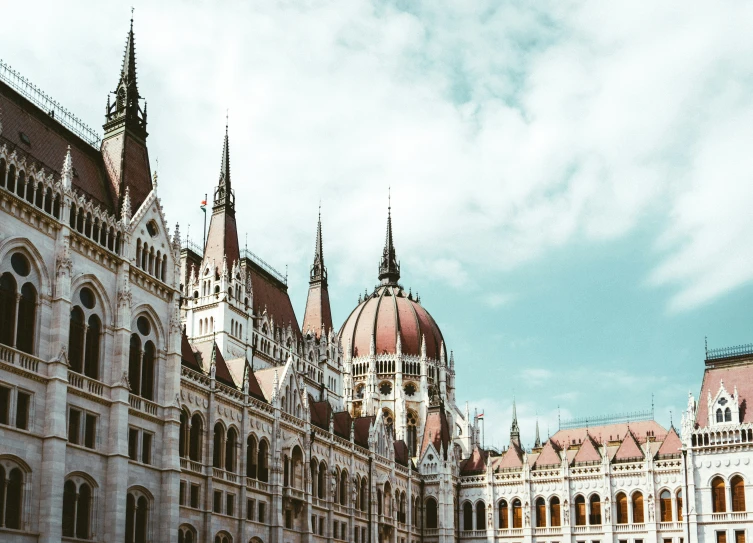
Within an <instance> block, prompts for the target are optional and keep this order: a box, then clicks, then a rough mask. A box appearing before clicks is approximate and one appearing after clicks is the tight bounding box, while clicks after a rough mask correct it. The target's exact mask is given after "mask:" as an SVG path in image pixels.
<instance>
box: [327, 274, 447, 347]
mask: <svg viewBox="0 0 753 543" xmlns="http://www.w3.org/2000/svg"><path fill="white" fill-rule="evenodd" d="M398 330H399V331H400V341H401V344H402V346H401V347H402V352H403V354H407V355H413V356H419V355H420V354H421V338H422V337H425V338H426V356H427V357H428V358H433V359H438V358H439V353H440V346H441V344H442V332H441V331H440V330H439V327H438V326H437V323H436V322H434V319H433V318H432V317H431V315H429V313H428V311H426V309H425V308H424V307H423V306H421V305H420V304H419V303H417V302H415V301H414V300H411V299H408V297H407V295H406V293H405V291H403V290H402V288H400V287H398V286H395V285H382V286H380V287H379V288H378V289H377V291H376V293H375V295H372V296H369V297H368V298H367V299H366V300H364V301H363V302H361V303H360V304H359V305H358V306H357V307H356V308H355V309H354V310H353V312H352V313H351V314H350V316H349V317H348V319H347V320H346V321H345V324H343V326H342V327H341V329H340V337H341V341H342V346H343V349H345V350H346V352H347V349H348V346H352V354H353V356H365V355H368V354H369V349H370V347H371V336H372V334H374V335H375V340H376V352H377V354H382V353H395V352H396V351H397V333H398Z"/></svg>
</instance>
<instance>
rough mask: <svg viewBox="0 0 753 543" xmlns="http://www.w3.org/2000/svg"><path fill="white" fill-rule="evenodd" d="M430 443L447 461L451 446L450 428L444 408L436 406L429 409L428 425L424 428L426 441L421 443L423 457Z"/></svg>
mask: <svg viewBox="0 0 753 543" xmlns="http://www.w3.org/2000/svg"><path fill="white" fill-rule="evenodd" d="M429 443H432V444H433V445H434V448H435V449H436V450H437V451H438V452H439V453H440V454H442V455H443V456H444V459H445V460H447V452H448V450H449V446H450V426H449V424H448V422H447V414H446V413H445V412H444V407H442V406H434V407H430V408H429V412H428V413H427V415H426V424H425V426H424V439H423V442H422V443H421V454H420V455H419V456H423V455H424V452H425V451H426V449H427V447H428V446H429Z"/></svg>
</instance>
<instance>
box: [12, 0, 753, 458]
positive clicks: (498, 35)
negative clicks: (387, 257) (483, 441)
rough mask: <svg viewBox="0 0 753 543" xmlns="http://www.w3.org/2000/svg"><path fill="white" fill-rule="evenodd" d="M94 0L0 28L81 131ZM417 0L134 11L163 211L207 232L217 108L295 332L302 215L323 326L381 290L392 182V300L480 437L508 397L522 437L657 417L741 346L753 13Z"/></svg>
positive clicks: (124, 22)
mask: <svg viewBox="0 0 753 543" xmlns="http://www.w3.org/2000/svg"><path fill="white" fill-rule="evenodd" d="M103 4H104V3H102V2H99V1H96V2H95V1H92V2H77V1H74V2H65V3H61V2H40V3H37V4H36V6H37V7H36V8H35V9H29V7H28V6H24V5H22V4H21V3H18V2H16V3H10V4H9V5H7V6H4V9H3V13H4V17H3V19H4V21H5V24H3V31H2V33H0V57H2V58H3V60H4V61H5V62H7V63H9V64H10V65H12V66H13V67H14V68H16V69H18V70H19V71H21V72H22V73H23V74H24V75H26V76H27V77H28V78H29V79H31V80H32V81H33V82H35V83H36V84H37V85H39V86H40V87H41V88H42V89H44V90H45V91H46V92H47V93H48V94H50V95H52V96H53V97H54V98H55V99H57V100H58V101H60V102H61V103H63V104H64V105H65V106H66V107H68V108H69V109H71V110H72V111H74V112H75V113H76V114H77V115H78V116H79V117H80V118H81V119H82V120H83V121H84V122H86V123H87V124H89V125H90V126H92V127H95V128H96V129H98V130H99V127H100V126H101V125H102V123H103V113H104V107H105V103H106V95H107V92H108V91H112V90H114V88H115V85H116V83H117V79H118V72H119V69H120V63H121V59H122V54H123V45H124V41H125V36H126V32H127V29H128V22H129V18H130V5H131V4H130V3H116V2H108V3H107V5H106V6H104V5H103ZM157 4H158V5H157ZM420 4H421V3H419V2H404V1H395V2H359V1H354V0H345V1H342V2H328V1H318V0H310V1H294V2H285V1H280V2H199V1H194V2H185V3H180V2H159V3H154V2H150V3H145V2H144V3H136V5H135V8H136V12H135V33H136V51H137V56H138V68H139V87H140V91H141V93H142V95H144V96H145V97H146V98H147V100H148V103H149V132H150V137H149V140H148V141H149V148H150V154H151V159H152V163H153V166H154V165H155V164H156V160H157V159H159V175H160V191H161V197H162V200H163V203H164V206H165V209H166V212H167V215H168V219H169V221H170V222H171V223H174V222H176V221H179V222H180V224H181V230H182V232H184V233H185V232H186V230H187V229H188V225H189V224H190V232H191V237H193V238H194V239H195V240H199V241H200V240H201V225H202V214H201V211H200V210H199V202H200V200H201V199H202V198H203V195H204V193H206V192H208V193H210V196H211V192H212V186H213V185H214V184H215V183H216V181H217V178H218V172H219V165H220V153H221V148H222V135H223V131H224V124H225V113H226V111H227V110H229V118H230V136H231V160H232V179H233V182H234V186H235V190H236V193H237V201H238V203H239V207H240V208H241V210H240V212H239V223H240V224H239V228H240V231H241V232H244V233H245V232H247V233H248V245H249V248H250V249H252V250H253V251H254V252H256V253H258V254H260V255H261V256H262V257H263V258H265V259H266V260H267V261H269V262H270V263H272V264H273V265H275V266H276V267H277V268H278V269H280V270H282V271H284V270H285V267H286V266H287V269H288V272H289V277H290V292H291V296H292V299H293V302H294V304H295V307H296V310H297V311H298V312H299V319H300V318H302V312H303V307H304V304H305V296H306V289H307V275H308V266H309V264H310V260H311V258H312V253H313V242H314V233H315V224H316V215H317V208H318V205H319V202H320V201H321V203H322V215H323V224H324V235H325V257H326V263H327V265H328V267H329V273H330V289H331V297H332V302H333V311H334V315H335V319H336V321H337V323H338V324H339V323H341V322H342V321H343V320H344V319H345V318H346V317H347V315H348V313H349V312H350V310H351V309H352V308H353V307H354V305H355V303H356V300H357V298H358V294H359V293H360V292H363V290H364V289H365V288H369V289H371V288H373V286H374V284H375V282H376V272H377V262H378V258H379V254H380V251H381V247H382V244H383V240H384V228H385V219H386V208H387V192H388V187H391V190H392V211H393V220H394V227H395V243H396V246H397V250H398V256H399V258H400V259H401V261H402V270H403V283H404V285H405V286H406V287H408V286H410V287H411V288H412V289H413V292H416V291H418V292H419V293H420V294H421V298H422V303H423V304H424V305H425V306H426V307H427V308H428V309H429V310H430V311H431V313H432V314H433V316H434V317H435V319H436V320H437V321H438V323H439V324H440V326H441V328H442V331H443V333H444V336H445V339H446V341H447V344H448V346H449V348H450V349H452V350H454V352H455V358H456V365H457V372H458V379H457V381H458V396H459V400H461V402H465V400H469V401H470V403H471V406H472V407H473V406H478V407H479V409H485V411H486V413H487V443H489V442H493V443H495V444H497V445H500V444H504V443H506V441H507V435H508V434H507V430H508V427H509V420H510V413H509V411H510V404H511V401H512V397H513V395H514V396H515V397H516V398H517V403H518V413H519V415H520V418H521V426H522V431H523V440H524V441H525V442H528V443H530V442H532V440H533V425H534V421H535V419H536V418H537V417H538V418H539V420H540V424H541V431H542V433H544V434H546V433H547V428H548V429H549V430H551V432H552V433H553V432H554V431H555V430H556V429H557V421H558V416H559V417H561V418H562V419H563V420H564V419H567V418H569V417H572V416H588V415H594V414H605V413H617V412H622V411H629V410H639V409H649V408H650V407H651V402H652V395H653V397H654V402H655V406H656V414H657V418H658V420H659V421H660V422H662V423H664V424H665V425H667V424H669V420H670V411H673V412H674V415H673V416H674V420H675V423H677V422H678V420H679V413H678V411H679V410H680V409H681V408H682V407H683V406H684V405H685V402H686V398H687V396H686V395H687V393H688V391H689V390H690V391H693V392H694V393H695V394H697V392H698V390H699V388H700V381H701V377H702V372H703V359H704V337H705V336H708V338H709V339H708V341H709V346H710V347H718V346H725V345H733V344H740V343H748V342H750V341H752V340H753V329H752V328H753V327H752V326H751V312H750V308H751V307H753V286H752V282H751V279H752V278H753V243H752V239H753V213H751V207H752V206H751V204H753V152H752V151H751V149H753V61H752V60H751V59H753V33H751V32H750V21H753V4H751V3H750V2H734V1H733V2H724V3H709V2H692V1H690V2H689V1H684V2H648V1H646V2H643V1H640V0H639V1H637V2H630V3H625V2H606V1H604V0H596V1H592V2H591V1H575V0H564V1H563V0H556V1H546V0H542V1H539V2H523V1H513V2H487V1H483V0H479V1H475V2H468V1H465V0H455V1H443V2H425V3H424V4H425V5H423V6H422V5H420ZM61 159H62V157H61ZM244 239H245V238H244V237H243V235H242V239H241V244H243V243H244Z"/></svg>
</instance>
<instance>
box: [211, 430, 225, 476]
mask: <svg viewBox="0 0 753 543" xmlns="http://www.w3.org/2000/svg"><path fill="white" fill-rule="evenodd" d="M224 445H225V429H224V428H223V427H222V424H221V423H219V422H218V423H216V424H215V425H214V448H213V449H212V467H215V468H220V469H221V468H222V467H223V466H222V463H223V460H224V459H225V455H224V454H223V448H224Z"/></svg>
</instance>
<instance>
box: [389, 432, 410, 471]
mask: <svg viewBox="0 0 753 543" xmlns="http://www.w3.org/2000/svg"><path fill="white" fill-rule="evenodd" d="M393 448H394V449H395V462H397V463H398V464H400V465H402V466H406V467H407V466H408V463H409V462H410V453H409V452H408V445H406V444H405V441H403V440H402V439H399V440H397V441H395V442H394V443H393Z"/></svg>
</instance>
